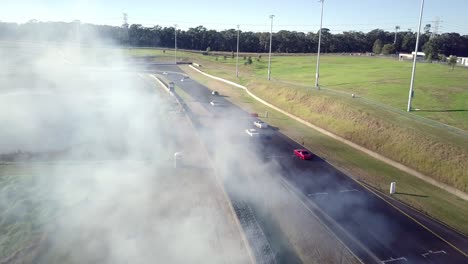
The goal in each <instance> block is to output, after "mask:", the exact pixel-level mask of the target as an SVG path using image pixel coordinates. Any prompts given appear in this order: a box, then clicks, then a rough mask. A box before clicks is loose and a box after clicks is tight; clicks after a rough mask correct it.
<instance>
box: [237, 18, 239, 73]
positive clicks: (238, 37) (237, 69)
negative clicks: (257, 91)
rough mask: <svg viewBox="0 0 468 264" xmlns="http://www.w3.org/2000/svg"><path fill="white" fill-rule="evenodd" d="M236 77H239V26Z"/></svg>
mask: <svg viewBox="0 0 468 264" xmlns="http://www.w3.org/2000/svg"><path fill="white" fill-rule="evenodd" d="M236 77H239V25H237V58H236Z"/></svg>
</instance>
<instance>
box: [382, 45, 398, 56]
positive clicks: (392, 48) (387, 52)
mask: <svg viewBox="0 0 468 264" xmlns="http://www.w3.org/2000/svg"><path fill="white" fill-rule="evenodd" d="M382 53H383V54H384V55H390V54H394V53H395V46H393V45H392V44H385V45H384V46H383V48H382Z"/></svg>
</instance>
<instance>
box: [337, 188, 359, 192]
mask: <svg viewBox="0 0 468 264" xmlns="http://www.w3.org/2000/svg"><path fill="white" fill-rule="evenodd" d="M344 192H359V191H358V190H356V189H349V190H341V191H340V193H344Z"/></svg>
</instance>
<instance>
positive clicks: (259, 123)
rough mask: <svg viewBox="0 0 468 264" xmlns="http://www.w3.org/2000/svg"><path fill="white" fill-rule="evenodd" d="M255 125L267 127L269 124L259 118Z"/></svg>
mask: <svg viewBox="0 0 468 264" xmlns="http://www.w3.org/2000/svg"><path fill="white" fill-rule="evenodd" d="M254 125H255V126H256V127H258V128H267V127H268V124H267V123H265V122H263V121H262V120H257V121H255V122H254Z"/></svg>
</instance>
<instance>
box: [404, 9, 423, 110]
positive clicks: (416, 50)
mask: <svg viewBox="0 0 468 264" xmlns="http://www.w3.org/2000/svg"><path fill="white" fill-rule="evenodd" d="M423 10H424V0H421V11H420V13H419V26H418V36H417V37H416V47H415V48H414V57H413V71H412V72H411V85H410V90H409V96H408V108H407V109H406V111H408V112H411V103H412V101H413V89H414V76H415V74H416V60H417V58H418V46H419V35H420V32H421V20H422V15H423Z"/></svg>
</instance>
